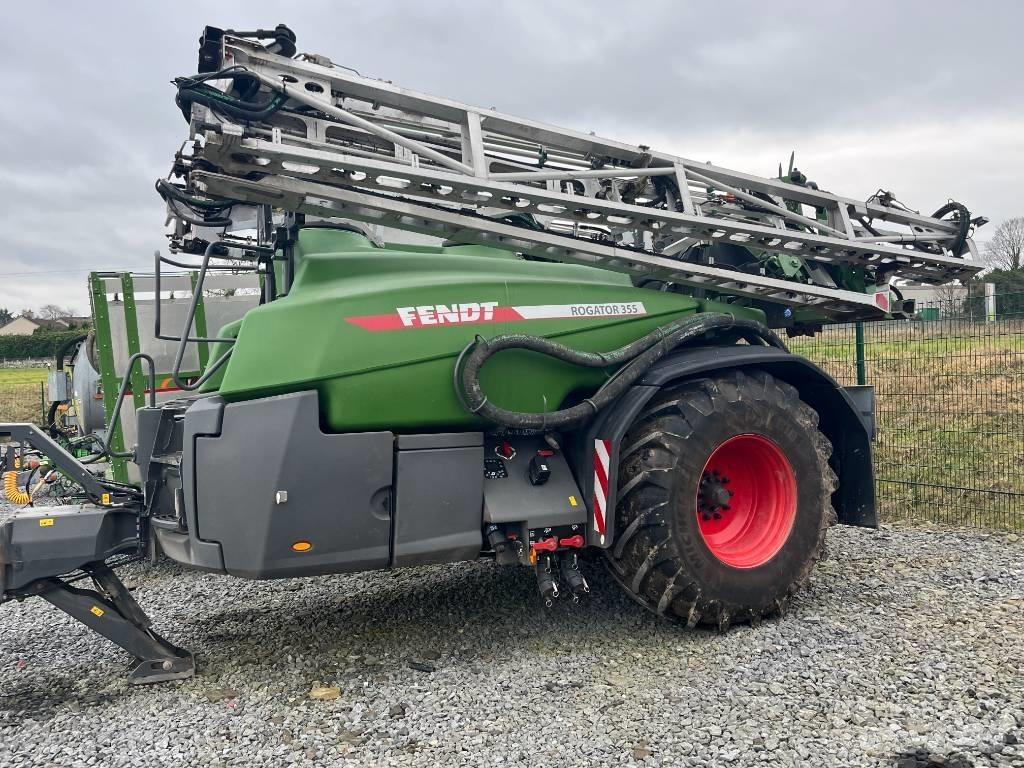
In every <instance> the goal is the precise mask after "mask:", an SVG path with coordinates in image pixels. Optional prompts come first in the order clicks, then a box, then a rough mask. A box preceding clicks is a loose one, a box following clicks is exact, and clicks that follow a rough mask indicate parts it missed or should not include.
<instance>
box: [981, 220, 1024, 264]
mask: <svg viewBox="0 0 1024 768" xmlns="http://www.w3.org/2000/svg"><path fill="white" fill-rule="evenodd" d="M985 256H986V261H987V262H988V263H989V265H990V266H992V267H995V268H996V269H1007V270H1011V271H1014V270H1018V269H1020V268H1021V267H1024V216H1016V217H1014V218H1012V219H1007V220H1006V221H1004V222H1003V223H1002V224H1000V225H999V226H998V227H997V228H996V233H995V234H994V235H992V239H991V240H989V242H988V246H987V247H986V249H985Z"/></svg>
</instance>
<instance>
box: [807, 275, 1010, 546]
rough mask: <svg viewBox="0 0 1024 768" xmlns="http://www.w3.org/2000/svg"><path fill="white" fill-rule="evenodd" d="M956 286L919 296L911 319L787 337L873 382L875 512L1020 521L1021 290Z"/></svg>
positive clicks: (838, 372)
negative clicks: (988, 293) (937, 296)
mask: <svg viewBox="0 0 1024 768" xmlns="http://www.w3.org/2000/svg"><path fill="white" fill-rule="evenodd" d="M979 287H980V286H979ZM961 292H962V293H964V295H953V296H949V297H947V298H943V299H942V300H939V301H934V302H929V303H924V304H921V303H919V304H918V312H917V316H916V318H915V319H913V320H893V321H886V322H879V323H865V324H863V325H860V324H858V325H846V326H831V327H827V328H825V329H824V330H823V331H822V333H820V334H819V335H818V336H816V337H815V338H813V339H793V340H792V343H791V344H790V348H791V349H792V350H793V351H794V352H798V353H800V354H802V355H805V356H807V357H808V358H810V359H811V360H814V361H815V362H817V363H818V364H819V365H821V366H822V367H824V368H825V369H826V370H827V371H828V372H829V373H831V374H832V375H833V376H834V377H835V378H836V379H837V380H838V381H839V382H840V383H841V384H844V385H845V384H858V383H861V384H864V383H866V384H871V385H873V386H874V387H875V396H876V417H877V441H876V443H875V475H876V483H877V488H876V490H877V496H878V502H879V512H880V514H881V516H882V518H883V519H888V520H893V519H927V520H932V521H934V522H939V523H948V524H951V525H960V526H971V527H980V528H995V529H1002V530H1012V531H1021V530H1024V294H1005V295H1001V296H994V297H990V298H989V299H988V300H987V301H986V299H985V297H984V295H981V296H977V297H975V296H973V295H967V294H966V292H963V291H962V289H961Z"/></svg>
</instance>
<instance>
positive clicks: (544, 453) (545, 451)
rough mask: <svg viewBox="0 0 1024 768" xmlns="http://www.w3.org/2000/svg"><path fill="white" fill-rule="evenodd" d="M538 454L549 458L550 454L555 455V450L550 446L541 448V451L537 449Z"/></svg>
mask: <svg viewBox="0 0 1024 768" xmlns="http://www.w3.org/2000/svg"><path fill="white" fill-rule="evenodd" d="M537 455H538V456H543V457H545V458H547V457H548V456H554V455H555V452H554V451H553V450H551V449H550V448H541V449H540V450H539V451H537Z"/></svg>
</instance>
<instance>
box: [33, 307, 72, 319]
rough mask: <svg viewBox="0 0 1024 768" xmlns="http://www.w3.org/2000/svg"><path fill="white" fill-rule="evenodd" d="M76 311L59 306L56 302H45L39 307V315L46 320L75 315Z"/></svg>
mask: <svg viewBox="0 0 1024 768" xmlns="http://www.w3.org/2000/svg"><path fill="white" fill-rule="evenodd" d="M74 314H75V313H74V311H72V310H71V309H68V308H67V307H58V306H57V305H56V304H44V305H43V306H42V307H40V309H39V316H40V317H42V318H43V319H44V320H63V319H64V318H66V317H74Z"/></svg>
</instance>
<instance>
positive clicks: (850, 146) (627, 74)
mask: <svg viewBox="0 0 1024 768" xmlns="http://www.w3.org/2000/svg"><path fill="white" fill-rule="evenodd" d="M204 7H205V8H206V10H204ZM4 11H5V13H4V22H5V24H4V35H3V43H2V49H0V62H2V64H3V76H2V77H0V101H2V103H3V108H2V110H0V126H2V127H0V138H2V141H0V231H2V233H3V235H2V239H0V307H4V306H6V307H8V308H9V309H11V310H12V311H15V312H17V311H18V310H20V309H22V308H24V307H30V308H37V307H39V306H40V305H42V304H46V303H50V302H56V303H59V304H66V305H71V306H72V307H74V308H75V309H77V310H78V311H79V312H81V313H87V312H88V297H87V293H86V289H85V282H86V276H87V273H88V272H89V271H90V270H92V269H119V270H147V269H150V268H151V266H152V252H153V250H154V249H156V248H161V247H162V246H163V244H164V238H163V211H162V204H161V203H160V201H159V199H158V197H157V195H156V193H155V192H154V191H153V181H154V180H155V179H156V178H157V177H158V176H163V175H165V174H166V173H167V170H168V168H169V166H170V162H171V159H172V156H173V154H174V152H175V150H176V149H177V148H178V146H179V144H180V143H181V142H182V140H183V139H184V138H185V136H186V128H187V126H186V124H185V122H184V120H183V119H182V117H181V114H180V112H179V111H178V110H177V109H176V108H175V106H174V100H173V97H174V91H173V88H172V87H171V85H170V84H169V81H170V79H171V78H172V77H174V76H176V75H184V74H191V73H194V72H195V67H196V50H197V40H198V37H199V34H200V32H201V31H202V28H203V26H204V25H206V24H212V25H216V26H222V27H234V28H236V29H240V28H253V27H259V26H262V27H271V26H273V25H275V24H277V23H280V22H283V23H286V24H288V25H289V26H291V28H292V29H293V30H295V32H296V33H297V35H298V44H299V50H301V51H310V52H319V53H323V54H326V55H327V56H329V57H330V58H331V59H333V60H334V61H335V62H336V63H341V64H345V65H348V66H352V67H355V68H356V69H358V70H360V71H361V72H362V73H363V74H367V75H372V76H375V77H382V78H385V79H388V80H392V81H393V82H395V83H397V84H400V85H404V86H407V87H410V88H415V89H417V90H422V91H426V92H428V93H433V94H438V95H444V96H448V97H451V98H455V99H458V100H461V101H465V102H469V103H471V104H477V105H480V106H484V107H491V106H493V107H496V108H497V109H499V110H502V111H505V112H510V113H513V114H521V115H523V116H525V117H530V118H533V119H537V120H544V121H547V122H552V123H556V124H560V125H565V126H567V127H571V128H576V129H581V130H593V131H596V132H597V133H599V134H602V135H607V136H609V137H611V138H616V139H621V140H623V141H627V142H631V143H635V144H648V145H650V146H653V147H655V148H657V149H660V150H664V151H671V152H675V153H678V154H681V155H683V156H685V157H689V158H691V159H695V160H712V161H714V162H715V163H717V164H719V165H724V166H726V167H731V168H735V169H737V170H741V171H746V172H751V173H760V174H764V175H772V174H773V173H774V171H775V169H776V167H777V165H778V163H779V161H783V160H786V159H787V158H788V156H789V153H790V151H791V150H792V149H796V151H797V165H798V166H799V167H800V168H801V169H802V170H803V171H804V172H805V173H807V174H808V175H809V176H810V178H812V179H815V180H816V181H818V183H819V184H820V185H821V186H822V188H824V189H829V190H831V191H833V192H837V193H840V194H843V195H848V196H851V197H856V198H861V199H863V198H866V197H867V196H868V195H870V194H871V193H872V192H874V191H875V190H876V189H877V188H879V187H884V188H886V189H891V190H892V191H893V192H895V193H896V195H897V197H899V198H900V199H901V200H903V201H904V202H905V203H907V204H908V205H910V206H911V207H912V208H915V209H919V210H922V211H928V212H931V211H932V210H934V209H936V208H938V207H939V206H940V205H942V204H943V203H945V202H946V200H947V199H948V198H950V197H955V198H956V199H958V200H961V201H962V202H964V203H966V204H967V205H968V206H969V207H970V209H971V211H972V213H975V214H984V215H986V216H988V217H989V218H990V219H992V220H993V222H994V224H992V225H990V231H991V229H994V226H995V223H998V222H999V221H1000V220H1002V219H1005V218H1008V217H1010V216H1015V215H1024V193H1022V192H1021V187H1022V185H1024V61H1022V54H1021V50H1022V47H1024V35H1022V30H1024V3H1019V2H1016V1H1015V0H1004V2H975V3H971V4H965V3H963V2H947V1H946V0H933V1H932V2H885V3H881V2H880V3H872V2H867V1H866V0H858V1H857V2H849V3H845V2H838V1H837V0H830V1H829V2H825V3H820V2H819V3H809V2H801V3H797V2H786V1H785V0H776V2H773V3H764V2H750V3H747V2H737V1H736V0H733V2H728V3H708V2H702V3H687V2H681V1H680V0H674V1H670V0H666V1H665V2H628V3H627V2H621V0H620V2H593V1H588V2H582V0H580V1H579V2H529V1H528V0H513V1H511V2H498V1H496V0H489V2H469V1H468V0H467V1H466V2H444V1H443V0H430V1H429V2H413V1H411V0H410V1H408V2H387V1H386V0H376V1H375V2H365V0H360V1H359V2H342V1H341V0H337V1H332V2H303V3H297V2H293V3H273V2H259V1H258V0H246V1H245V2H231V1H229V0H220V2H218V3H216V4H205V5H204V4H202V3H150V2H108V1H106V0H105V1H104V2H102V3H100V2H84V3H83V2H75V3H72V2H63V3H57V2H46V1H45V0H36V1H35V2H31V3H11V4H10V5H9V6H8V7H5V8H4ZM985 238H986V233H985V230H982V231H981V232H980V233H979V236H978V240H979V241H983V240H984V239H985Z"/></svg>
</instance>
